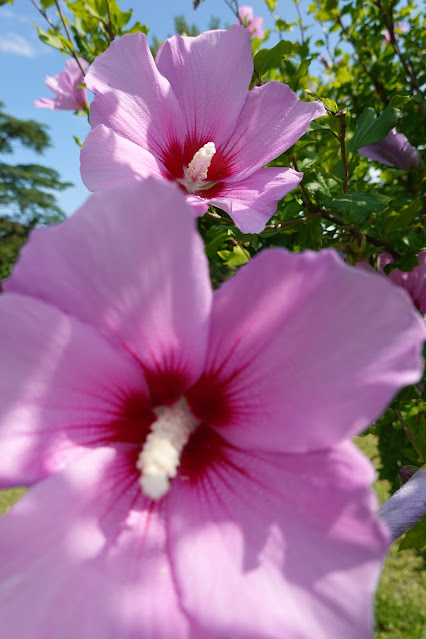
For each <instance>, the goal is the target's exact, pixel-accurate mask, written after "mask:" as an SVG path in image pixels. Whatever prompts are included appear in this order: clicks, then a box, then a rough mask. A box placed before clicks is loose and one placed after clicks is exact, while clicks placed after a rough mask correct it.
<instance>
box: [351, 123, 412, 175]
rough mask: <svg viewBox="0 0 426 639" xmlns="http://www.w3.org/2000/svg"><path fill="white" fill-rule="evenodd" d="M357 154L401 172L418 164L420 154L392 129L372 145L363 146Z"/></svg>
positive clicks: (400, 134)
mask: <svg viewBox="0 0 426 639" xmlns="http://www.w3.org/2000/svg"><path fill="white" fill-rule="evenodd" d="M358 153H360V154H361V155H363V156H364V157H366V158H370V160H376V162H381V163H382V164H387V165H388V166H396V168H397V169H402V170H403V171H411V169H415V168H417V167H418V166H419V164H420V154H419V152H418V151H417V149H415V148H414V147H413V146H411V144H410V143H409V141H408V140H407V138H406V137H405V135H404V134H403V133H397V132H396V129H392V131H391V132H390V133H388V135H387V136H386V137H385V138H383V140H380V142H375V143H374V144H369V145H367V146H363V147H362V148H361V149H359V150H358Z"/></svg>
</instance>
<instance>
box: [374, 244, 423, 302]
mask: <svg viewBox="0 0 426 639" xmlns="http://www.w3.org/2000/svg"><path fill="white" fill-rule="evenodd" d="M417 258H418V260H419V264H418V266H416V268H414V269H413V270H412V271H408V272H405V271H400V270H398V269H395V270H394V271H391V272H390V273H389V275H388V277H389V279H390V281H391V282H392V283H393V284H396V286H400V287H401V288H403V289H405V290H406V291H407V293H408V294H409V295H410V297H411V299H412V300H413V303H414V305H415V307H416V308H417V309H418V310H419V311H420V312H421V313H426V251H422V252H421V253H419V254H418V256H417ZM391 262H393V258H392V256H391V255H388V254H387V253H381V255H379V256H378V258H377V268H378V270H379V272H380V273H382V274H383V275H385V271H384V267H385V266H386V264H390V263H391Z"/></svg>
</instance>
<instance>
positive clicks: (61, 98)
mask: <svg viewBox="0 0 426 639" xmlns="http://www.w3.org/2000/svg"><path fill="white" fill-rule="evenodd" d="M79 60H80V64H81V66H82V67H83V69H84V70H86V69H87V67H88V62H86V60H83V58H79ZM82 82H84V75H83V74H82V72H81V69H80V67H79V66H78V64H77V62H76V61H75V60H74V59H73V58H70V59H69V60H67V61H66V63H65V70H64V71H61V73H58V74H57V75H53V76H50V75H48V76H46V80H45V84H46V86H47V87H48V88H49V89H50V90H51V91H52V92H53V93H55V94H56V96H55V97H54V98H41V99H40V100H36V101H35V102H34V106H35V107H46V108H48V109H54V110H56V111H63V110H64V111H66V110H72V111H79V110H80V109H85V108H86V107H87V106H88V102H87V91H86V89H81V88H79V86H78V85H79V84H81V83H82Z"/></svg>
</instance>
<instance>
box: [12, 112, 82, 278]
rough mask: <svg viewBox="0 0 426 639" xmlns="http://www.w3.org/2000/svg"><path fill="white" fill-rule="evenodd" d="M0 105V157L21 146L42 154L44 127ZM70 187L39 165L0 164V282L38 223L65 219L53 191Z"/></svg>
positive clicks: (46, 143)
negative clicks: (17, 116)
mask: <svg viewBox="0 0 426 639" xmlns="http://www.w3.org/2000/svg"><path fill="white" fill-rule="evenodd" d="M3 106H4V105H3V103H2V102H0V154H12V153H13V151H14V145H16V143H20V144H22V145H23V146H25V147H27V148H30V149H33V150H34V151H35V152H36V153H42V152H43V151H44V149H46V148H47V147H48V146H50V138H49V135H48V133H47V132H46V127H45V126H44V125H43V124H39V123H38V122H36V121H35V120H19V119H17V118H14V117H12V116H11V115H8V114H7V113H4V111H3V110H2V109H3ZM69 186H72V184H71V183H70V182H62V181H61V180H60V176H59V173H58V172H57V171H55V170H54V169H50V168H47V167H45V166H42V165H40V164H17V165H11V164H5V163H4V162H0V280H1V279H3V278H4V277H6V275H7V274H8V273H9V271H10V268H11V266H12V264H13V262H14V261H15V259H16V257H17V256H18V253H19V249H20V248H21V246H22V245H23V244H24V242H25V241H26V239H27V237H28V233H29V231H30V230H31V229H32V228H33V227H34V226H37V225H39V224H54V223H56V222H60V221H61V220H62V219H64V217H65V216H64V213H63V211H62V210H61V209H60V208H59V206H58V204H57V201H56V197H55V195H54V191H62V190H63V189H66V188H67V187H69Z"/></svg>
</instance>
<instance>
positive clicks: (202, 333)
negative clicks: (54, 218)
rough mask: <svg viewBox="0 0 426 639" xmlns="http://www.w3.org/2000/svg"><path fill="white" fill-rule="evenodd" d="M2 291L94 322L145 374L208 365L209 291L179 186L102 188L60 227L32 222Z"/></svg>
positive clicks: (184, 372)
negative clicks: (37, 226)
mask: <svg viewBox="0 0 426 639" xmlns="http://www.w3.org/2000/svg"><path fill="white" fill-rule="evenodd" d="M118 211H120V214H119V215H117V212H118ZM169 211H173V213H172V214H170V212H169ZM128 228H132V233H129V232H128ZM165 229H167V233H165V232H164V230H165ZM105 274H107V276H106V277H105ZM4 289H5V290H6V291H12V292H20V293H24V294H27V295H32V296H34V297H37V298H39V299H42V300H44V301H46V302H49V303H51V304H55V305H56V306H58V307H59V308H61V309H62V310H63V311H64V312H66V313H69V314H71V315H73V316H75V317H78V318H79V319H80V320H82V321H84V322H87V323H89V324H91V325H92V326H96V327H97V328H98V329H99V330H100V331H102V332H103V333H105V334H107V335H108V336H110V337H111V339H113V340H114V341H115V342H117V343H119V344H121V345H122V346H124V347H125V348H126V349H128V350H129V351H130V352H131V353H132V354H133V355H134V356H135V357H136V358H137V359H138V360H139V362H140V363H141V364H142V366H143V367H144V369H145V372H148V371H149V372H151V373H153V374H156V373H158V372H159V371H162V372H163V373H164V372H168V373H170V374H176V375H180V376H181V378H182V380H183V385H184V386H185V385H187V384H189V383H193V381H195V379H197V377H198V376H199V374H200V372H201V370H202V367H203V364H204V359H205V352H206V347H207V335H208V330H209V314H210V308H211V302H212V291H211V285H210V280H209V272H208V265H207V260H206V257H205V254H204V249H203V244H202V242H201V239H200V237H199V236H198V234H197V232H196V229H195V224H194V220H193V217H192V215H191V210H190V207H189V206H188V205H187V204H186V203H185V201H184V199H183V198H181V197H179V196H178V190H177V187H176V186H175V185H174V184H170V183H163V182H161V181H159V180H155V179H154V178H150V179H149V180H145V181H143V182H136V183H134V184H131V185H128V186H127V187H124V188H120V189H113V190H111V191H104V192H99V193H96V194H95V195H93V196H92V197H91V198H89V200H88V201H87V203H86V204H85V205H83V207H82V208H81V209H80V210H79V211H77V212H76V213H75V214H74V216H73V217H71V218H69V219H67V220H66V221H65V222H64V223H63V224H62V225H61V226H58V227H50V228H48V229H41V230H35V231H34V232H33V234H32V238H31V242H30V244H29V245H28V246H27V247H26V248H25V249H24V251H23V254H22V257H21V260H20V262H19V264H18V265H17V266H16V268H15V269H14V271H13V273H12V276H11V277H10V278H9V280H7V281H6V282H5V284H4ZM182 390H183V389H182V388H180V391H182Z"/></svg>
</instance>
